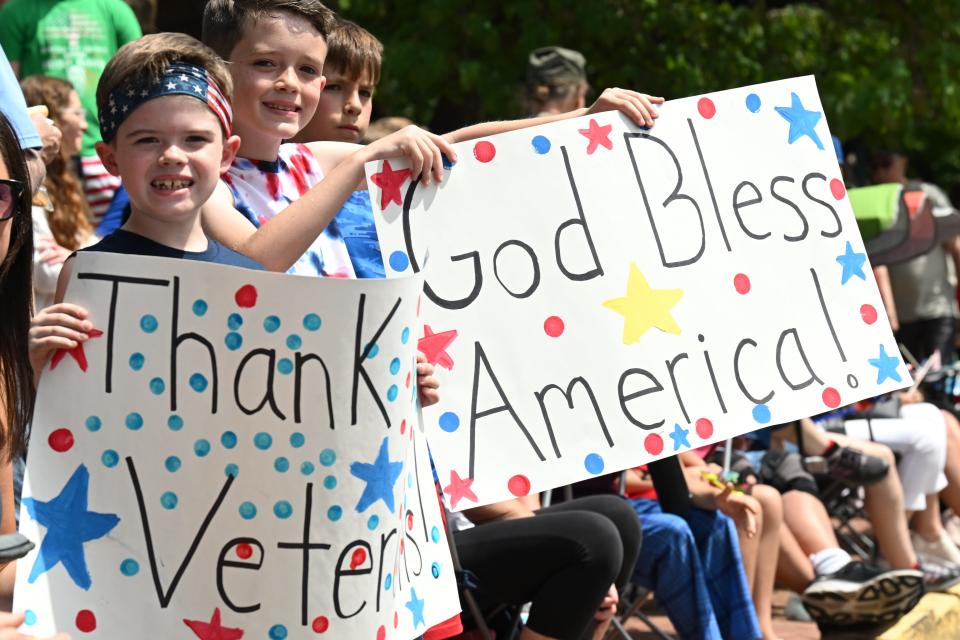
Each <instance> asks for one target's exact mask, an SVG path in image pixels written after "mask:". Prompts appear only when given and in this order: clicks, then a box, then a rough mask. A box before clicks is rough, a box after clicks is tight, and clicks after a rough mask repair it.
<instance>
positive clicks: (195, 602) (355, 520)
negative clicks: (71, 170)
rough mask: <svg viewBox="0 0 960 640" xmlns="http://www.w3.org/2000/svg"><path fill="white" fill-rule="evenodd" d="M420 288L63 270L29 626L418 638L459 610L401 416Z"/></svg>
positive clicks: (37, 446) (189, 270)
mask: <svg viewBox="0 0 960 640" xmlns="http://www.w3.org/2000/svg"><path fill="white" fill-rule="evenodd" d="M419 295H420V281H419V278H404V279H398V280H393V281H386V280H380V281H372V280H366V281H356V280H355V281H343V280H320V279H315V278H301V277H296V276H285V275H277V274H265V273H260V272H254V271H247V270H242V269H235V268H231V267H223V266H219V265H210V264H199V263H195V262H188V261H184V260H161V259H157V258H142V257H132V256H118V255H109V254H81V255H80V256H79V257H78V258H77V259H76V264H75V266H74V270H73V279H72V280H71V283H70V288H69V291H68V294H67V298H68V300H69V301H72V302H75V303H77V304H80V305H82V306H84V307H85V308H87V309H88V310H89V311H90V319H91V321H92V322H93V324H94V325H95V327H96V331H95V332H94V333H93V334H91V339H90V340H88V341H87V342H86V343H84V344H83V345H81V346H79V347H77V348H75V349H73V350H71V351H60V352H57V353H56V355H54V356H53V359H52V362H51V364H50V366H49V368H48V370H46V371H45V372H44V374H43V378H42V382H41V385H40V392H39V397H38V404H37V411H36V418H35V420H34V423H33V435H32V437H31V442H30V459H29V466H28V469H27V477H26V483H25V487H24V498H23V508H22V510H21V521H20V522H21V530H22V531H23V533H25V534H26V535H27V536H28V537H30V538H31V539H32V540H35V541H36V542H37V548H36V549H35V550H34V552H32V553H31V554H30V555H28V556H27V557H26V558H25V559H24V560H22V561H21V564H20V566H19V570H18V571H17V589H16V607H17V609H19V610H26V612H27V613H26V625H25V626H24V629H23V630H24V632H25V633H26V634H28V635H36V636H43V637H46V636H47V635H48V634H51V633H52V632H53V631H54V629H58V630H60V631H66V632H69V633H70V634H71V635H72V636H73V637H75V638H76V637H84V638H85V637H90V638H111V639H112V638H184V639H189V638H200V639H203V640H213V639H219V640H224V639H227V638H231V639H239V638H267V639H269V640H280V639H283V638H308V637H309V638H314V637H318V638H320V637H333V638H368V639H369V640H378V639H379V640H383V639H384V638H388V637H389V638H406V639H408V638H414V637H418V636H420V635H421V634H422V633H423V631H424V630H425V629H427V628H428V627H430V626H431V625H432V624H435V623H437V622H438V621H442V620H446V619H447V618H449V617H450V616H452V615H454V614H455V613H456V612H457V611H459V604H458V601H457V589H456V583H455V581H454V576H453V568H452V565H451V562H450V556H449V548H448V546H447V541H446V538H445V536H444V533H443V524H442V520H441V517H440V511H439V508H440V506H439V502H438V500H437V494H436V489H435V486H434V482H433V475H432V473H431V469H430V463H429V458H428V455H427V453H426V448H425V441H424V439H423V434H422V433H421V432H420V431H419V430H418V428H415V426H414V425H416V424H418V419H417V418H418V416H417V408H416V379H415V377H416V374H415V371H414V357H415V353H414V348H415V346H416V336H415V333H414V332H415V331H416V329H415V327H416V324H417V318H416V309H417V306H418V302H417V301H418V297H419Z"/></svg>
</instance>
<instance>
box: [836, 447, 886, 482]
mask: <svg viewBox="0 0 960 640" xmlns="http://www.w3.org/2000/svg"><path fill="white" fill-rule="evenodd" d="M888 470H889V466H888V465H887V461H886V460H884V459H882V458H877V457H876V456H871V455H867V454H865V453H862V452H860V451H857V450H856V449H851V448H850V447H837V448H836V449H834V450H833V452H832V453H831V454H830V455H829V456H827V474H828V475H830V476H832V477H834V478H837V479H838V480H843V481H845V482H849V483H851V484H861V485H870V484H874V483H877V482H880V481H881V480H883V478H884V477H885V476H886V475H887V471H888Z"/></svg>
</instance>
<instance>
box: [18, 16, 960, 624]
mask: <svg viewBox="0 0 960 640" xmlns="http://www.w3.org/2000/svg"><path fill="white" fill-rule="evenodd" d="M78 16H80V18H78ZM77 24H80V25H82V27H83V28H82V29H81V28H79V27H78V34H73V35H71V33H70V32H69V28H67V27H65V25H77ZM202 39H203V43H201V42H199V41H197V40H195V39H194V38H192V37H190V36H187V35H184V34H174V33H161V34H152V35H148V36H143V37H141V33H140V28H139V25H138V24H137V22H136V18H135V16H134V14H133V13H132V11H131V10H130V9H129V7H128V6H127V5H126V4H125V3H124V2H123V0H60V1H55V0H44V1H42V2H40V1H36V0H8V1H7V2H6V3H5V4H4V5H3V6H2V7H0V46H2V51H3V54H4V55H3V56H0V111H2V115H0V156H2V162H0V292H2V293H0V294H2V299H3V304H2V306H0V316H2V324H3V327H4V330H3V332H0V336H2V337H0V423H2V425H3V428H2V429H0V448H2V449H3V451H4V452H5V455H4V460H5V464H4V465H3V467H2V469H3V472H2V473H0V496H2V500H0V506H2V511H0V533H5V532H10V531H14V530H15V527H16V524H15V513H16V510H15V507H14V503H15V498H18V496H16V494H17V492H18V487H19V482H18V477H19V475H21V474H22V461H23V458H24V455H25V453H26V447H27V439H28V431H29V423H30V419H31V415H32V411H33V403H34V390H35V388H36V384H37V383H38V381H39V378H40V375H41V372H42V371H43V369H44V368H45V366H46V364H47V362H48V360H49V358H50V357H51V354H52V353H53V352H54V351H55V350H57V349H72V348H74V347H75V346H77V345H78V344H81V343H82V342H84V341H85V340H87V339H88V338H89V337H90V333H89V332H90V331H91V330H92V328H93V327H92V325H91V323H90V322H89V320H88V319H87V315H88V314H87V311H86V310H85V309H83V308H81V307H79V306H77V305H74V304H70V303H65V302H63V298H64V289H65V284H66V282H67V280H68V279H69V274H70V271H71V264H72V261H71V257H72V256H73V255H74V254H75V252H77V251H101V252H103V251H105V252H112V253H126V254H137V255H147V256H159V257H167V258H177V259H187V260H198V261H204V262H215V263H220V264H229V265H234V266H238V267H244V268H249V269H260V270H264V269H265V270H271V271H281V272H283V271H286V272H289V273H294V274H299V275H307V276H314V277H347V278H367V277H383V276H384V267H383V262H382V259H381V256H380V251H379V244H378V241H377V233H376V228H375V225H374V222H373V218H372V209H371V204H370V198H369V195H368V193H367V191H366V190H365V189H363V188H360V189H358V185H359V184H360V183H361V180H362V179H363V167H364V165H365V164H366V163H367V162H370V161H373V160H380V159H388V158H403V159H405V160H407V161H409V163H410V165H411V169H412V174H413V175H418V176H420V179H421V180H422V181H423V183H424V184H429V183H431V182H434V181H436V182H440V181H442V180H443V179H444V162H443V156H445V157H446V158H447V159H449V160H450V161H456V153H455V150H454V148H453V147H452V146H451V145H452V144H453V143H456V142H459V141H464V140H469V139H473V138H477V137H482V136H489V135H493V134H496V133H500V132H505V131H510V130H514V129H517V128H521V127H528V126H535V125H538V124H544V123H548V122H552V121H555V120H558V119H563V118H569V117H575V116H580V115H584V114H588V113H596V112H599V111H605V110H614V109H616V110H620V111H622V112H623V113H624V114H625V115H626V116H627V117H629V118H630V119H631V120H633V121H634V122H635V123H636V124H637V125H638V126H644V127H649V126H653V125H654V121H655V119H656V118H657V109H656V106H657V105H658V104H660V103H661V102H662V101H663V99H662V98H658V97H654V96H649V95H646V94H643V93H638V92H634V91H630V90H623V89H608V90H606V91H604V92H602V93H601V94H600V96H599V98H598V99H597V100H595V101H594V102H592V103H588V95H589V93H590V86H589V84H588V82H587V76H586V70H585V69H586V61H585V59H584V57H583V56H582V55H581V54H580V53H578V52H576V51H572V50H569V49H565V48H561V47H545V48H542V49H537V50H536V51H534V52H532V53H531V54H530V58H529V60H528V78H527V99H528V104H529V112H530V113H531V116H530V117H529V118H526V119H523V120H516V121H503V122H496V123H486V124H477V125H473V126H469V127H465V128H463V129H459V130H457V131H454V132H451V133H448V134H445V135H437V134H435V133H431V132H429V131H427V130H425V129H423V128H419V127H417V126H415V125H413V124H412V123H410V122H409V121H405V120H403V119H402V118H385V119H382V120H380V121H377V122H374V123H371V115H372V109H373V100H374V94H375V91H376V87H377V84H378V83H379V81H380V75H381V61H382V56H383V55H384V52H383V47H382V46H381V44H380V42H379V41H378V40H377V39H376V38H375V37H374V36H373V35H372V34H370V33H369V32H367V31H366V30H364V29H363V28H362V27H361V26H359V25H356V24H354V23H352V22H349V21H347V20H345V19H343V18H341V17H338V16H336V15H334V14H333V13H332V12H331V11H330V10H329V9H327V8H326V7H325V6H324V5H322V4H321V3H320V2H318V1H317V0H209V2H208V3H207V4H206V8H205V12H204V19H203V38H202ZM84 51H85V53H84ZM92 51H96V52H97V54H96V55H94V54H92V53H90V52H92ZM98 56H99V57H98ZM184 79H187V80H188V81H187V80H184ZM197 87H199V88H200V89H201V90H199V91H198V90H197ZM588 104H589V106H588ZM344 143H349V144H344ZM839 160H840V161H841V162H842V161H843V158H839ZM871 167H872V169H873V176H872V177H873V180H874V181H876V182H878V183H901V184H903V185H904V187H907V186H908V185H909V184H911V183H914V182H916V181H911V180H910V179H908V177H907V164H906V158H905V157H904V156H903V155H901V154H898V153H892V152H884V153H877V154H876V156H875V158H874V159H873V162H872V165H871ZM917 184H918V185H919V186H918V188H920V189H922V190H923V192H924V193H925V194H926V197H927V198H929V199H930V200H931V201H932V202H933V203H934V206H938V207H949V206H950V204H949V200H948V199H947V196H946V195H945V194H944V193H943V192H942V191H941V190H939V189H937V188H936V187H934V186H933V185H929V184H926V183H917ZM958 269H960V238H957V239H955V240H951V241H948V242H947V243H945V244H944V245H942V246H937V247H936V248H935V249H934V250H933V251H931V252H930V253H927V254H925V255H923V256H920V257H917V258H915V259H912V260H910V261H908V262H905V263H903V264H898V265H892V266H890V267H881V268H878V269H876V275H877V279H878V282H880V283H881V291H882V292H883V294H884V301H885V304H886V306H887V309H888V315H889V317H890V319H891V323H892V324H893V328H894V330H895V331H896V332H897V337H898V340H900V342H901V343H902V344H903V345H904V347H905V350H906V351H907V352H909V353H910V357H911V358H916V359H918V364H919V362H925V363H928V362H930V361H931V359H933V360H936V361H939V362H944V363H946V362H950V361H952V359H953V358H954V357H955V352H954V351H955V350H954V340H955V335H954V324H955V320H956V316H957V302H956V295H955V293H956V273H957V270H958ZM921 368H922V369H924V370H927V369H928V368H929V367H919V366H918V369H921ZM417 373H418V384H419V391H420V399H421V403H422V404H423V405H429V404H431V403H434V402H436V401H437V398H438V393H442V391H441V390H439V389H438V381H437V379H436V377H435V376H434V372H433V368H432V366H431V365H430V364H429V363H427V362H426V361H424V360H423V359H421V361H420V362H419V364H418V367H417ZM920 388H921V387H919V386H918V385H914V387H911V389H910V390H909V391H907V392H902V393H897V394H893V395H892V396H890V397H885V398H878V399H875V401H873V402H869V403H863V404H860V405H858V406H856V407H846V408H843V409H840V410H837V411H834V412H831V413H830V414H826V415H819V416H811V417H810V418H807V419H803V420H799V421H797V422H794V423H791V424H787V425H779V426H777V427H772V428H767V429H764V430H761V431H759V432H755V433H752V434H749V435H748V436H745V437H741V438H737V439H735V440H734V441H733V442H732V443H731V445H732V446H731V447H730V449H731V450H730V451H726V450H725V446H720V447H717V446H713V447H707V448H704V449H702V450H697V451H691V452H685V453H683V454H681V455H679V456H678V457H677V458H676V459H675V460H674V464H675V465H677V467H678V473H679V476H676V477H677V478H679V482H680V483H685V485H686V487H685V488H684V489H683V490H682V491H681V492H680V493H681V494H683V495H684V496H685V498H686V499H685V500H680V501H679V503H678V502H677V501H675V500H671V501H669V502H668V501H665V500H663V499H662V497H661V496H658V491H657V489H658V488H659V489H660V491H661V492H662V491H663V489H662V486H660V487H655V486H654V485H655V483H656V480H657V478H656V475H657V471H656V470H655V469H654V468H652V467H651V468H650V469H648V468H646V467H639V468H636V469H631V470H628V471H627V472H625V473H620V474H614V475H610V476H604V477H600V478H595V479H593V480H591V481H588V482H584V483H579V484H577V485H575V486H574V487H573V488H572V491H571V492H570V493H571V496H570V498H569V499H567V500H564V501H553V502H552V503H551V504H549V505H548V506H542V505H541V503H540V500H539V498H537V497H536V496H533V497H530V498H527V499H517V500H513V501H509V502H505V503H499V504H494V505H489V506H485V507H480V508H476V509H471V510H468V511H466V512H464V513H463V514H462V515H461V514H456V515H455V517H454V514H451V515H452V517H451V518H450V519H449V527H450V529H451V541H452V545H453V547H454V550H455V552H456V555H457V556H458V558H459V561H460V563H461V564H462V566H463V569H464V574H465V575H469V576H471V580H470V582H471V585H470V589H471V593H472V595H473V597H474V598H475V600H476V603H477V605H478V606H477V607H476V608H475V610H479V611H480V612H481V613H487V612H490V611H493V610H501V609H502V607H503V606H504V605H507V606H509V607H516V608H519V607H528V608H527V609H525V611H526V613H525V615H524V623H523V626H522V630H521V631H520V634H519V637H520V638H521V639H523V640H539V639H543V638H564V639H571V640H572V639H577V638H589V637H592V638H601V637H604V635H605V634H607V633H608V632H609V630H610V625H611V622H612V621H613V619H614V617H615V616H616V615H617V613H618V611H621V612H622V611H623V610H624V609H625V603H623V602H621V595H622V594H624V593H625V592H632V593H633V594H634V597H647V596H648V594H652V595H651V596H650V597H652V599H653V600H654V601H655V603H656V606H658V607H659V608H660V609H661V610H662V611H664V612H665V613H666V614H667V615H668V616H669V618H670V620H671V622H672V624H673V626H674V628H675V629H676V632H677V634H678V635H679V637H682V638H707V639H714V638H716V639H721V638H722V639H725V640H744V639H750V638H755V639H759V638H763V639H765V640H770V639H773V638H776V637H777V634H776V631H775V630H774V626H773V604H772V600H773V593H774V588H775V585H781V586H782V587H783V588H785V589H788V590H790V591H792V592H794V593H796V594H798V595H799V599H798V601H797V602H794V607H793V613H792V615H795V616H799V617H803V616H808V618H807V619H813V620H814V621H816V622H817V623H818V624H819V625H820V628H821V630H822V631H823V632H824V633H825V634H829V633H831V632H834V631H837V632H863V633H864V634H866V633H870V632H875V631H878V630H882V629H883V628H885V627H886V626H889V625H890V624H892V623H894V622H895V621H896V620H898V619H899V618H900V617H901V616H902V615H903V614H905V613H906V612H907V611H909V610H910V609H911V608H912V607H913V606H915V605H916V603H917V602H918V601H919V600H920V598H921V596H922V595H923V593H924V592H925V591H930V590H942V589H946V588H949V587H950V586H952V585H953V584H955V583H957V582H960V549H958V547H957V544H956V542H955V541H954V540H953V539H952V538H951V536H950V535H949V533H948V531H947V529H946V528H945V527H944V522H945V521H946V520H947V516H949V515H950V514H960V422H958V420H957V418H956V417H955V416H954V414H953V413H952V412H951V411H950V409H951V407H949V406H942V407H941V406H936V405H934V404H932V403H929V402H926V401H925V399H924V397H923V395H922V393H921V391H920V390H919V389H920ZM674 482H677V480H675V481H674ZM836 487H841V490H840V491H839V493H840V494H842V495H843V496H845V498H844V499H845V500H846V501H847V502H848V503H850V504H853V505H854V507H855V508H856V509H857V510H860V511H862V517H863V521H864V522H865V523H866V524H867V525H868V527H869V534H868V535H867V537H868V539H869V540H871V541H873V543H874V545H875V546H871V548H870V549H868V553H866V554H863V553H860V554H859V555H851V549H850V547H849V546H847V547H845V546H844V545H842V544H841V540H840V539H838V536H837V533H836V527H837V526H838V523H837V520H836V518H835V517H834V514H832V513H831V511H830V510H829V509H830V508H832V507H833V506H835V503H834V501H832V500H831V501H827V500H826V499H825V498H826V496H827V495H836V494H837V493H838V491H837V490H836ZM674 488H676V487H674ZM944 509H945V510H944ZM954 517H955V516H954ZM14 571H15V563H10V564H8V565H7V566H6V567H5V568H4V569H3V570H2V571H0V593H3V594H4V595H5V596H6V597H8V598H9V596H10V593H11V592H12V584H13V572H14ZM638 589H639V592H640V593H642V594H643V595H641V596H637V595H636V594H637V593H638ZM471 616H472V614H463V615H462V616H457V617H456V618H454V619H453V620H450V621H447V622H446V623H445V624H442V625H438V626H436V627H434V628H433V629H431V630H429V631H428V632H427V633H426V634H425V636H424V637H426V638H428V639H432V640H440V639H442V638H447V637H454V636H457V635H459V634H461V633H463V632H464V627H465V626H466V628H468V629H469V628H470V627H471V626H473V625H475V624H476V623H477V621H476V620H471V619H470V618H471ZM22 621H23V616H22V615H19V616H18V615H15V614H12V613H11V614H3V615H0V638H25V637H26V636H21V635H19V634H18V633H17V632H16V631H15V630H16V629H17V627H18V626H19V625H20V624H21V623H22ZM506 633H510V631H509V630H508V631H507V632H506ZM59 637H61V638H62V637H64V636H62V635H61V636H59Z"/></svg>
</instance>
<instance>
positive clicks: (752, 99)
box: [747, 93, 760, 113]
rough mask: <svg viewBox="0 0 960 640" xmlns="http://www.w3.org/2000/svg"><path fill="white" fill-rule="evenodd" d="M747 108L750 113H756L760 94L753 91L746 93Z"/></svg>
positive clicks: (758, 109) (758, 107)
mask: <svg viewBox="0 0 960 640" xmlns="http://www.w3.org/2000/svg"><path fill="white" fill-rule="evenodd" d="M747 109H749V110H750V112H751V113H756V112H757V111H760V96H758V95H757V94H755V93H751V94H750V95H748V96H747Z"/></svg>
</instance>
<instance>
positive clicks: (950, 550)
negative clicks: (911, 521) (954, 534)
mask: <svg viewBox="0 0 960 640" xmlns="http://www.w3.org/2000/svg"><path fill="white" fill-rule="evenodd" d="M910 542H912V543H913V549H914V551H916V552H917V554H918V555H921V556H932V557H934V558H936V559H937V560H946V561H947V562H951V563H953V564H957V565H960V549H957V545H955V544H954V543H953V540H951V539H950V536H949V535H948V534H947V532H946V531H945V530H944V529H941V530H940V537H939V538H937V539H936V540H934V541H933V542H930V541H928V540H927V539H926V538H924V537H923V536H921V535H920V534H919V533H917V532H916V531H911V532H910Z"/></svg>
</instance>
